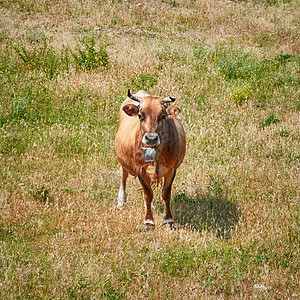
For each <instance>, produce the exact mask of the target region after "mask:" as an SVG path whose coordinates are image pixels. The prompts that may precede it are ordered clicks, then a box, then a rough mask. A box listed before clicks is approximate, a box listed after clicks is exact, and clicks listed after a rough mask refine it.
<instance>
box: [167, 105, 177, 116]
mask: <svg viewBox="0 0 300 300" xmlns="http://www.w3.org/2000/svg"><path fill="white" fill-rule="evenodd" d="M166 113H167V116H168V117H169V118H171V119H173V118H175V117H177V116H178V115H179V114H180V109H179V108H178V107H176V106H173V105H171V106H168V107H167V108H166Z"/></svg>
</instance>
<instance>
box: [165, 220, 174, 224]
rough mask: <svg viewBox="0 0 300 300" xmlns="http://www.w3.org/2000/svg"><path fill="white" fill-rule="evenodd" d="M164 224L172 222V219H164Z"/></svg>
mask: <svg viewBox="0 0 300 300" xmlns="http://www.w3.org/2000/svg"><path fill="white" fill-rule="evenodd" d="M163 224H164V225H165V224H174V221H173V219H168V220H164V223H163Z"/></svg>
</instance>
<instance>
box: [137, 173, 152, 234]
mask: <svg viewBox="0 0 300 300" xmlns="http://www.w3.org/2000/svg"><path fill="white" fill-rule="evenodd" d="M143 173H144V172H143ZM138 177H139V180H140V183H141V185H142V188H143V192H144V200H145V209H146V216H145V221H144V225H145V226H144V228H145V230H148V229H150V228H151V227H153V226H154V219H153V214H152V209H151V207H152V205H151V204H152V200H153V191H152V188H151V184H150V178H149V176H148V175H147V174H145V173H144V174H143V175H138Z"/></svg>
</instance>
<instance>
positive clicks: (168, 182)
mask: <svg viewBox="0 0 300 300" xmlns="http://www.w3.org/2000/svg"><path fill="white" fill-rule="evenodd" d="M175 175H176V170H172V171H170V173H169V174H168V175H167V176H165V178H164V186H163V190H162V198H163V199H164V220H163V225H165V224H169V225H170V227H171V228H174V221H173V218H172V213H171V209H170V201H171V189H172V183H173V181H174V178H175Z"/></svg>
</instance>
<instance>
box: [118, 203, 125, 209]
mask: <svg viewBox="0 0 300 300" xmlns="http://www.w3.org/2000/svg"><path fill="white" fill-rule="evenodd" d="M126 206H127V205H126V202H124V203H119V202H118V205H117V207H118V208H119V209H123V208H125V207H126Z"/></svg>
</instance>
